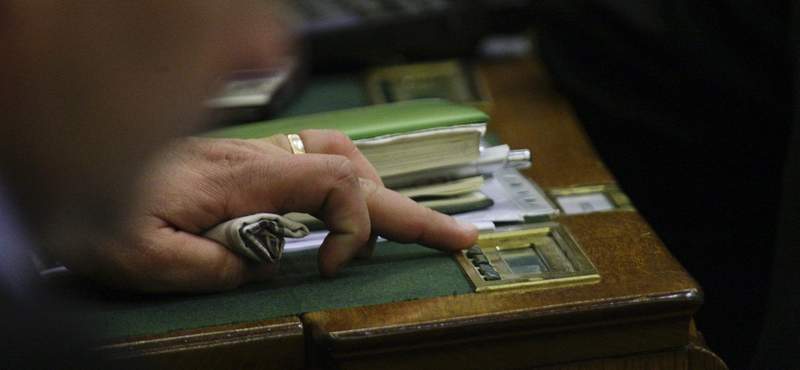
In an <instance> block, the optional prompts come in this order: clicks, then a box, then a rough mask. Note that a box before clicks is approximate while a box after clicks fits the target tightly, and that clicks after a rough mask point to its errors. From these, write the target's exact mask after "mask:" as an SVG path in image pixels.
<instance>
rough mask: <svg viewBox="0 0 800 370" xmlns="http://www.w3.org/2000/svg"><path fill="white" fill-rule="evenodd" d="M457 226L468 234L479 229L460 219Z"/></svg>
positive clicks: (457, 220)
mask: <svg viewBox="0 0 800 370" xmlns="http://www.w3.org/2000/svg"><path fill="white" fill-rule="evenodd" d="M456 224H457V225H458V227H459V228H460V229H461V230H464V231H466V232H473V231H475V230H477V229H478V227H477V226H475V225H473V224H471V223H469V222H466V221H462V220H459V219H456Z"/></svg>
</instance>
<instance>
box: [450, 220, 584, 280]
mask: <svg viewBox="0 0 800 370" xmlns="http://www.w3.org/2000/svg"><path fill="white" fill-rule="evenodd" d="M455 258H456V261H457V262H458V263H459V265H460V266H461V268H462V270H463V272H464V274H465V275H466V276H467V278H468V279H469V280H470V283H472V285H473V287H474V288H475V291H476V292H480V291H487V290H496V289H506V288H515V287H520V286H530V285H542V286H554V285H564V284H578V283H589V282H595V281H598V280H599V279H600V276H599V275H598V274H597V271H596V270H595V268H594V266H592V264H591V262H590V261H589V259H588V258H587V257H586V255H585V254H584V253H583V251H582V250H581V248H580V247H579V246H578V244H577V243H575V241H574V240H573V239H572V237H570V235H569V233H568V232H567V231H566V230H565V229H564V227H563V226H561V225H560V224H559V223H556V222H548V223H540V224H526V225H519V226H511V227H505V228H500V229H497V230H496V231H493V232H489V233H484V234H481V236H480V237H479V238H478V242H477V243H476V245H475V246H474V247H472V248H470V249H468V250H464V251H459V252H457V253H455Z"/></svg>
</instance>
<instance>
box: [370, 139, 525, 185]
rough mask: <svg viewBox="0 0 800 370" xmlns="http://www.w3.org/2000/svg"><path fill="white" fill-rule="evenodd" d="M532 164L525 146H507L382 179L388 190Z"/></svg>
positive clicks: (520, 167)
mask: <svg viewBox="0 0 800 370" xmlns="http://www.w3.org/2000/svg"><path fill="white" fill-rule="evenodd" d="M530 165H531V152H530V151H529V150H528V149H519V150H511V149H510V148H509V146H508V145H505V144H504V145H497V146H492V147H487V148H483V149H482V150H481V155H480V157H479V158H478V159H477V160H474V161H471V162H468V163H464V164H459V165H453V166H446V167H438V168H432V169H428V170H423V171H418V172H413V173H407V174H400V175H394V176H386V177H384V178H381V180H383V184H384V185H385V186H386V187H387V188H390V189H403V188H407V187H411V186H421V185H427V184H435V183H440V182H446V181H453V180H457V179H463V178H467V177H474V176H484V177H487V176H491V175H492V174H493V173H494V172H495V171H497V170H500V169H503V168H516V169H523V168H528V167H530Z"/></svg>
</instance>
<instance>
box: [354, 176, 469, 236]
mask: <svg viewBox="0 0 800 370" xmlns="http://www.w3.org/2000/svg"><path fill="white" fill-rule="evenodd" d="M361 189H362V191H363V192H364V196H365V198H366V202H367V208H368V210H369V216H370V221H371V223H372V231H373V233H376V234H378V235H380V236H383V237H385V238H386V239H390V240H394V241H398V242H403V243H419V244H421V245H423V246H426V247H430V248H434V249H438V250H443V251H452V250H459V249H465V248H469V247H471V246H473V245H474V244H475V241H476V240H477V239H478V228H477V227H476V226H475V225H473V224H470V223H468V222H464V221H460V220H457V219H455V218H453V217H450V216H448V215H445V214H442V213H439V212H436V211H434V210H432V209H430V208H428V207H425V206H422V205H420V204H419V203H417V202H415V201H413V200H411V199H410V198H408V197H406V196H404V195H402V194H400V193H397V192H395V191H392V190H389V189H386V188H384V187H383V186H379V185H378V184H376V183H374V182H372V181H369V180H365V179H361Z"/></svg>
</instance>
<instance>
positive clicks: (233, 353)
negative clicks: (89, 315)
mask: <svg viewBox="0 0 800 370" xmlns="http://www.w3.org/2000/svg"><path fill="white" fill-rule="evenodd" d="M97 351H99V352H100V354H101V355H102V356H103V357H105V358H108V359H110V361H112V362H117V363H120V364H124V365H126V366H130V367H131V368H134V369H151V370H155V369H215V370H216V369H220V370H224V369H287V370H290V369H304V368H306V367H307V364H306V353H305V336H304V332H303V324H302V322H300V320H299V319H298V318H296V317H289V318H279V319H274V320H266V321H259V322H250V323H242V324H235V325H224V326H217V327H213V328H198V329H192V330H182V331H178V332H173V333H166V334H159V335H149V336H141V337H134V338H125V339H121V340H117V341H115V342H112V343H106V344H104V345H102V346H100V347H99V348H98V349H97Z"/></svg>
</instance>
